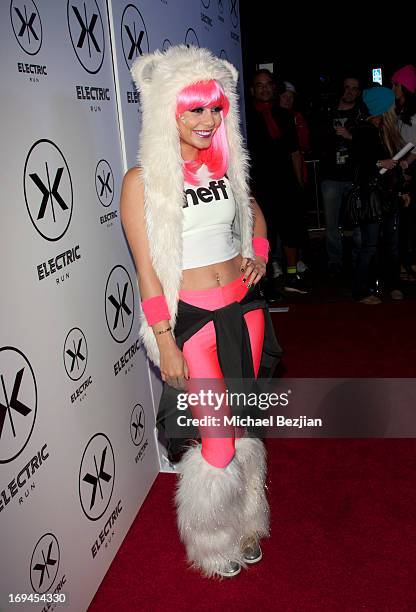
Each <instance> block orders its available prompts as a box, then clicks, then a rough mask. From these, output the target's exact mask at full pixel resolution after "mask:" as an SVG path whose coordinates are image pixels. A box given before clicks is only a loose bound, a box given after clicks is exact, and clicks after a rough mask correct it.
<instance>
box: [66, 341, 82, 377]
mask: <svg viewBox="0 0 416 612" xmlns="http://www.w3.org/2000/svg"><path fill="white" fill-rule="evenodd" d="M82 340H83V339H82V338H80V339H79V342H78V347H77V348H75V340H74V341H73V345H74V350H73V351H71V349H68V350H67V351H66V354H67V355H69V356H70V357H71V359H72V363H71V369H70V372H72V371H73V369H74V367H75V362H76V364H77V369H78V370H79V363H78V359H80V360H81V361H85V355H83V354H82V353H81V344H82Z"/></svg>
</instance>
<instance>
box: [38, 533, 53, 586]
mask: <svg viewBox="0 0 416 612" xmlns="http://www.w3.org/2000/svg"><path fill="white" fill-rule="evenodd" d="M52 546H53V542H51V543H50V544H49V548H48V554H47V557H46V559H45V553H44V551H43V550H42V558H43V563H36V565H34V566H33V570H36V571H39V572H40V579H39V585H38V588H40V587H41V586H42V583H43V579H44V577H45V572H46V574H47V576H48V578H49V570H48V565H51V566H52V567H53V566H54V565H55V564H56V562H57V559H52V557H51V554H52Z"/></svg>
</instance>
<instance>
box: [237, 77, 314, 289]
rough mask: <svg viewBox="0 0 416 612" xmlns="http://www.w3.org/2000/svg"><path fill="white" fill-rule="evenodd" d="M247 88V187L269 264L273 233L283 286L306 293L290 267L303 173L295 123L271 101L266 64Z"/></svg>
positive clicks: (295, 246) (297, 236)
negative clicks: (259, 214)
mask: <svg viewBox="0 0 416 612" xmlns="http://www.w3.org/2000/svg"><path fill="white" fill-rule="evenodd" d="M251 94H252V104H251V108H250V109H248V112H247V140H248V148H249V151H250V155H251V188H252V191H253V194H254V196H255V197H256V200H257V202H258V203H259V205H260V207H261V208H262V210H263V213H264V216H265V218H266V222H267V233H268V238H269V242H270V249H271V268H272V270H273V261H276V243H277V237H278V235H279V236H280V239H281V241H282V244H283V248H284V252H285V256H286V262H287V274H286V280H285V285H284V288H285V290H286V291H292V292H297V293H307V289H306V288H305V285H304V283H303V281H302V279H301V277H300V276H299V275H298V274H297V269H296V264H297V249H298V247H299V242H300V239H301V235H302V234H301V232H302V222H303V221H302V212H301V207H300V198H301V190H302V188H303V177H302V159H301V155H300V152H299V143H298V138H297V134H296V127H295V123H294V120H293V118H292V117H291V115H290V114H289V112H288V111H286V110H285V109H283V108H280V107H279V106H278V105H276V104H274V96H275V84H274V81H273V77H272V74H271V73H270V72H269V71H268V70H258V71H257V72H256V74H255V75H254V78H253V81H252V86H251Z"/></svg>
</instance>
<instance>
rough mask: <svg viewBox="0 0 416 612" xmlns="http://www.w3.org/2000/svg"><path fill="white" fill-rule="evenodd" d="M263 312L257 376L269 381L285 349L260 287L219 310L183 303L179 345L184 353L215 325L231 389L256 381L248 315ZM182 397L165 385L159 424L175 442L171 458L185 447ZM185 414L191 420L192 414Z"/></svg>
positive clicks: (178, 324) (177, 328)
mask: <svg viewBox="0 0 416 612" xmlns="http://www.w3.org/2000/svg"><path fill="white" fill-rule="evenodd" d="M259 308H261V309H263V312H264V323H265V327H264V342H263V350H262V356H261V361H260V368H259V371H258V375H257V376H258V378H266V379H268V378H270V377H271V376H272V375H273V373H274V370H275V368H276V366H277V364H278V362H279V360H280V357H281V355H282V349H281V347H280V346H279V343H278V341H277V339H276V335H275V332H274V328H273V323H272V320H271V317H270V313H269V309H268V307H267V304H266V301H265V300H264V298H263V296H262V295H261V293H260V288H259V287H258V285H256V286H254V287H252V288H251V289H250V290H249V291H248V292H247V294H246V295H245V296H244V298H243V299H242V300H241V301H240V302H233V303H231V304H229V305H228V306H223V307H222V308H218V309H217V310H205V309H204V308H199V307H197V306H192V305H191V304H188V303H187V302H183V301H182V300H179V302H178V315H177V320H176V325H175V337H176V344H177V345H178V347H179V348H180V349H181V350H182V349H183V346H184V344H185V342H186V341H187V340H189V338H191V337H192V336H193V335H194V334H196V333H197V332H198V331H199V330H200V329H202V327H204V325H206V324H207V323H208V322H210V321H213V323H214V328H215V335H216V343H217V354H218V361H219V364H220V368H221V371H222V373H223V376H224V379H225V381H226V384H227V387H229V386H230V384H231V385H232V379H240V380H241V379H252V380H253V379H254V378H255V375H254V366H253V357H252V353H251V344H250V336H249V332H248V328H247V323H246V320H245V318H244V315H245V314H246V313H247V312H250V311H251V310H257V309H259ZM230 379H231V380H230ZM178 393H180V391H177V390H176V389H174V388H173V387H170V386H169V385H168V384H166V383H165V384H164V387H163V392H162V396H161V398H160V403H159V412H158V417H157V421H156V423H157V426H158V428H159V429H161V430H162V431H163V432H164V434H165V436H167V438H174V439H169V440H168V449H169V452H170V454H173V453H174V452H176V451H178V450H179V448H180V446H181V439H180V438H181V436H180V431H179V430H178V428H175V425H174V421H175V420H176V417H177V415H178V411H177V406H178V404H177V399H178ZM182 414H183V413H182ZM185 414H187V416H191V414H190V413H188V412H186V413H185ZM175 429H177V430H178V436H176V434H175V435H174V437H173V436H172V432H173V431H175ZM167 434H168V435H167ZM197 436H198V432H197V430H195V437H197ZM188 438H189V436H188Z"/></svg>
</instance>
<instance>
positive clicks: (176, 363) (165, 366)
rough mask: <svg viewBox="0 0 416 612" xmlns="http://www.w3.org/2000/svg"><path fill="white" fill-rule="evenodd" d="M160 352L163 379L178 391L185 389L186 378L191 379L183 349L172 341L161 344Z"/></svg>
mask: <svg viewBox="0 0 416 612" xmlns="http://www.w3.org/2000/svg"><path fill="white" fill-rule="evenodd" d="M172 340H173V338H172ZM159 352H160V374H161V377H162V380H163V381H164V382H166V383H167V384H168V385H170V386H171V387H174V388H175V389H177V390H178V391H183V390H185V380H189V370H188V364H187V363H186V360H185V357H184V356H183V353H182V351H181V350H179V348H178V347H177V345H176V344H175V342H174V341H172V342H169V343H166V345H164V346H160V345H159Z"/></svg>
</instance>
